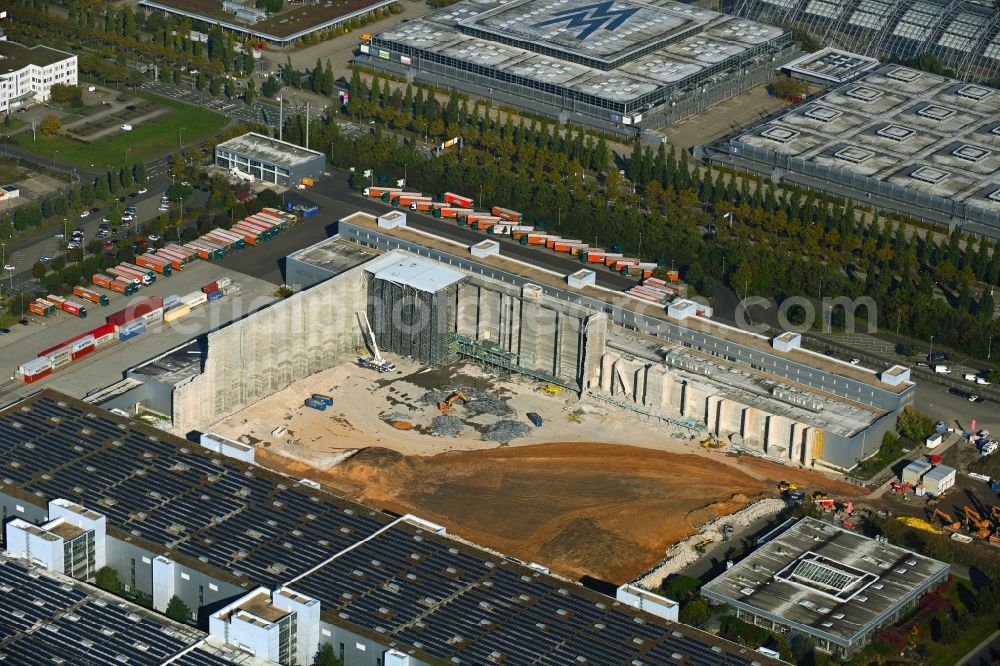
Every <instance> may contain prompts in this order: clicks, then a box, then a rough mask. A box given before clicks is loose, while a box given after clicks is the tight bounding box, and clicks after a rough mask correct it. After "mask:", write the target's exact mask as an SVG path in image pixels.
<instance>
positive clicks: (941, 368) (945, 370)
mask: <svg viewBox="0 0 1000 666" xmlns="http://www.w3.org/2000/svg"><path fill="white" fill-rule="evenodd" d="M931 370H933V371H934V372H937V373H940V374H942V375H950V374H951V368H949V367H948V366H947V365H932V366H931Z"/></svg>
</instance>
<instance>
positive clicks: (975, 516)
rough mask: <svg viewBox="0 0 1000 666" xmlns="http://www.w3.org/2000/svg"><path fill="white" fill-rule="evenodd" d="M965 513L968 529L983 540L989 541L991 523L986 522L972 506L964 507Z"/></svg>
mask: <svg viewBox="0 0 1000 666" xmlns="http://www.w3.org/2000/svg"><path fill="white" fill-rule="evenodd" d="M963 511H965V526H966V528H967V529H968V530H969V531H970V532H972V533H974V534H976V535H977V536H979V538H981V539H988V538H989V536H990V531H991V530H990V527H991V525H990V521H989V520H985V519H984V518H983V517H982V516H981V515H980V513H979V512H978V511H976V510H975V509H973V508H972V507H970V506H965V507H963Z"/></svg>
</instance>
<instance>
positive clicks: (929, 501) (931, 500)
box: [927, 497, 941, 506]
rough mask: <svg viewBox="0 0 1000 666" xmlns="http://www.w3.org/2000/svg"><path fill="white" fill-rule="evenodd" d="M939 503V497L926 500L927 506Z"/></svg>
mask: <svg viewBox="0 0 1000 666" xmlns="http://www.w3.org/2000/svg"><path fill="white" fill-rule="evenodd" d="M940 501H941V498H940V497H932V498H930V499H929V500H927V506H937V505H938V503H939V502H940Z"/></svg>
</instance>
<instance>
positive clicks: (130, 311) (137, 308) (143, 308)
mask: <svg viewBox="0 0 1000 666" xmlns="http://www.w3.org/2000/svg"><path fill="white" fill-rule="evenodd" d="M162 308H163V299H162V298H160V297H159V296H148V297H146V298H144V299H142V300H141V301H139V302H137V303H133V304H132V305H130V306H128V307H127V308H125V309H124V310H119V311H118V312H113V313H111V314H109V315H108V319H107V321H108V323H109V324H111V325H112V326H124V325H125V324H127V323H129V322H130V321H132V320H133V319H138V318H139V317H141V316H143V315H144V314H148V313H150V312H152V311H153V310H157V309H162Z"/></svg>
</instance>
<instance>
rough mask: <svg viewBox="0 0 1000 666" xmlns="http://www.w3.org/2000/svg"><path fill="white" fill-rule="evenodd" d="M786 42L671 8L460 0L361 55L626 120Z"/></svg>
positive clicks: (663, 1)
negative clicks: (562, 98)
mask: <svg viewBox="0 0 1000 666" xmlns="http://www.w3.org/2000/svg"><path fill="white" fill-rule="evenodd" d="M788 44H789V35H788V33H787V32H786V31H785V30H783V29H781V28H777V27H773V26H769V25H764V24H761V23H756V22H754V21H748V20H745V19H734V18H733V17H731V16H727V15H725V14H721V13H719V12H715V11H712V10H710V9H706V8H703V7H698V6H695V5H690V4H682V3H679V2H674V1H673V0H652V1H648V2H643V1H640V0H609V1H607V2H598V3H594V2H593V1H592V0H513V1H511V2H503V1H501V0H463V1H462V2H458V3H457V4H454V5H451V6H449V7H446V8H444V9H441V10H439V11H437V12H434V13H431V14H428V15H426V16H422V17H420V18H417V19H413V20H409V21H406V22H403V23H400V24H399V25H396V26H393V27H391V28H388V29H386V30H383V31H382V32H379V33H377V34H376V35H375V36H374V38H373V40H372V42H371V46H370V47H369V46H368V45H362V47H361V49H360V50H361V53H362V54H363V55H362V56H361V57H362V59H363V61H364V62H368V63H370V64H373V65H376V66H382V65H383V64H384V62H385V61H391V62H393V63H395V62H398V63H399V64H401V65H404V66H406V67H409V68H412V70H411V71H420V70H421V69H423V68H425V67H426V68H427V69H428V71H435V72H438V73H441V72H444V71H446V68H453V69H455V70H456V71H455V74H456V75H457V76H459V80H460V81H465V80H467V79H468V78H469V75H468V72H470V71H471V72H474V74H475V76H476V77H484V78H489V79H497V80H498V83H497V86H498V87H501V88H503V89H509V88H510V87H511V84H518V85H521V86H526V87H530V88H537V89H539V90H542V91H545V92H552V91H553V89H554V88H556V87H560V88H564V89H565V90H566V91H567V92H566V94H567V95H570V93H569V91H573V92H574V93H576V94H574V95H571V96H572V97H573V98H574V99H579V100H580V101H585V102H587V103H590V104H594V105H595V106H598V107H602V108H606V109H607V110H608V111H616V112H618V113H631V112H633V111H636V110H639V111H641V110H643V109H649V108H651V107H653V106H655V105H657V104H661V103H663V102H664V101H665V100H666V98H667V97H668V95H669V93H670V92H671V91H673V90H679V89H680V88H683V87H686V86H687V87H691V89H690V90H688V91H687V93H688V94H695V93H696V92H698V91H696V90H695V89H694V87H695V86H700V85H702V83H703V82H704V81H705V80H708V79H712V80H713V81H714V80H715V79H714V78H713V77H718V76H720V75H722V76H736V75H737V74H738V73H739V72H740V70H742V69H744V68H748V67H756V66H758V65H760V64H761V63H762V62H764V60H765V59H766V60H767V61H768V62H769V63H770V62H771V60H772V56H774V55H776V54H777V53H779V52H782V53H784V52H785V50H786V49H787V48H788ZM788 53H789V55H788V56H786V57H790V51H788ZM365 56H367V59H364V58H365ZM431 63H433V66H432V65H431ZM459 70H460V71H459ZM744 73H745V72H744ZM635 122H638V121H635Z"/></svg>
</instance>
